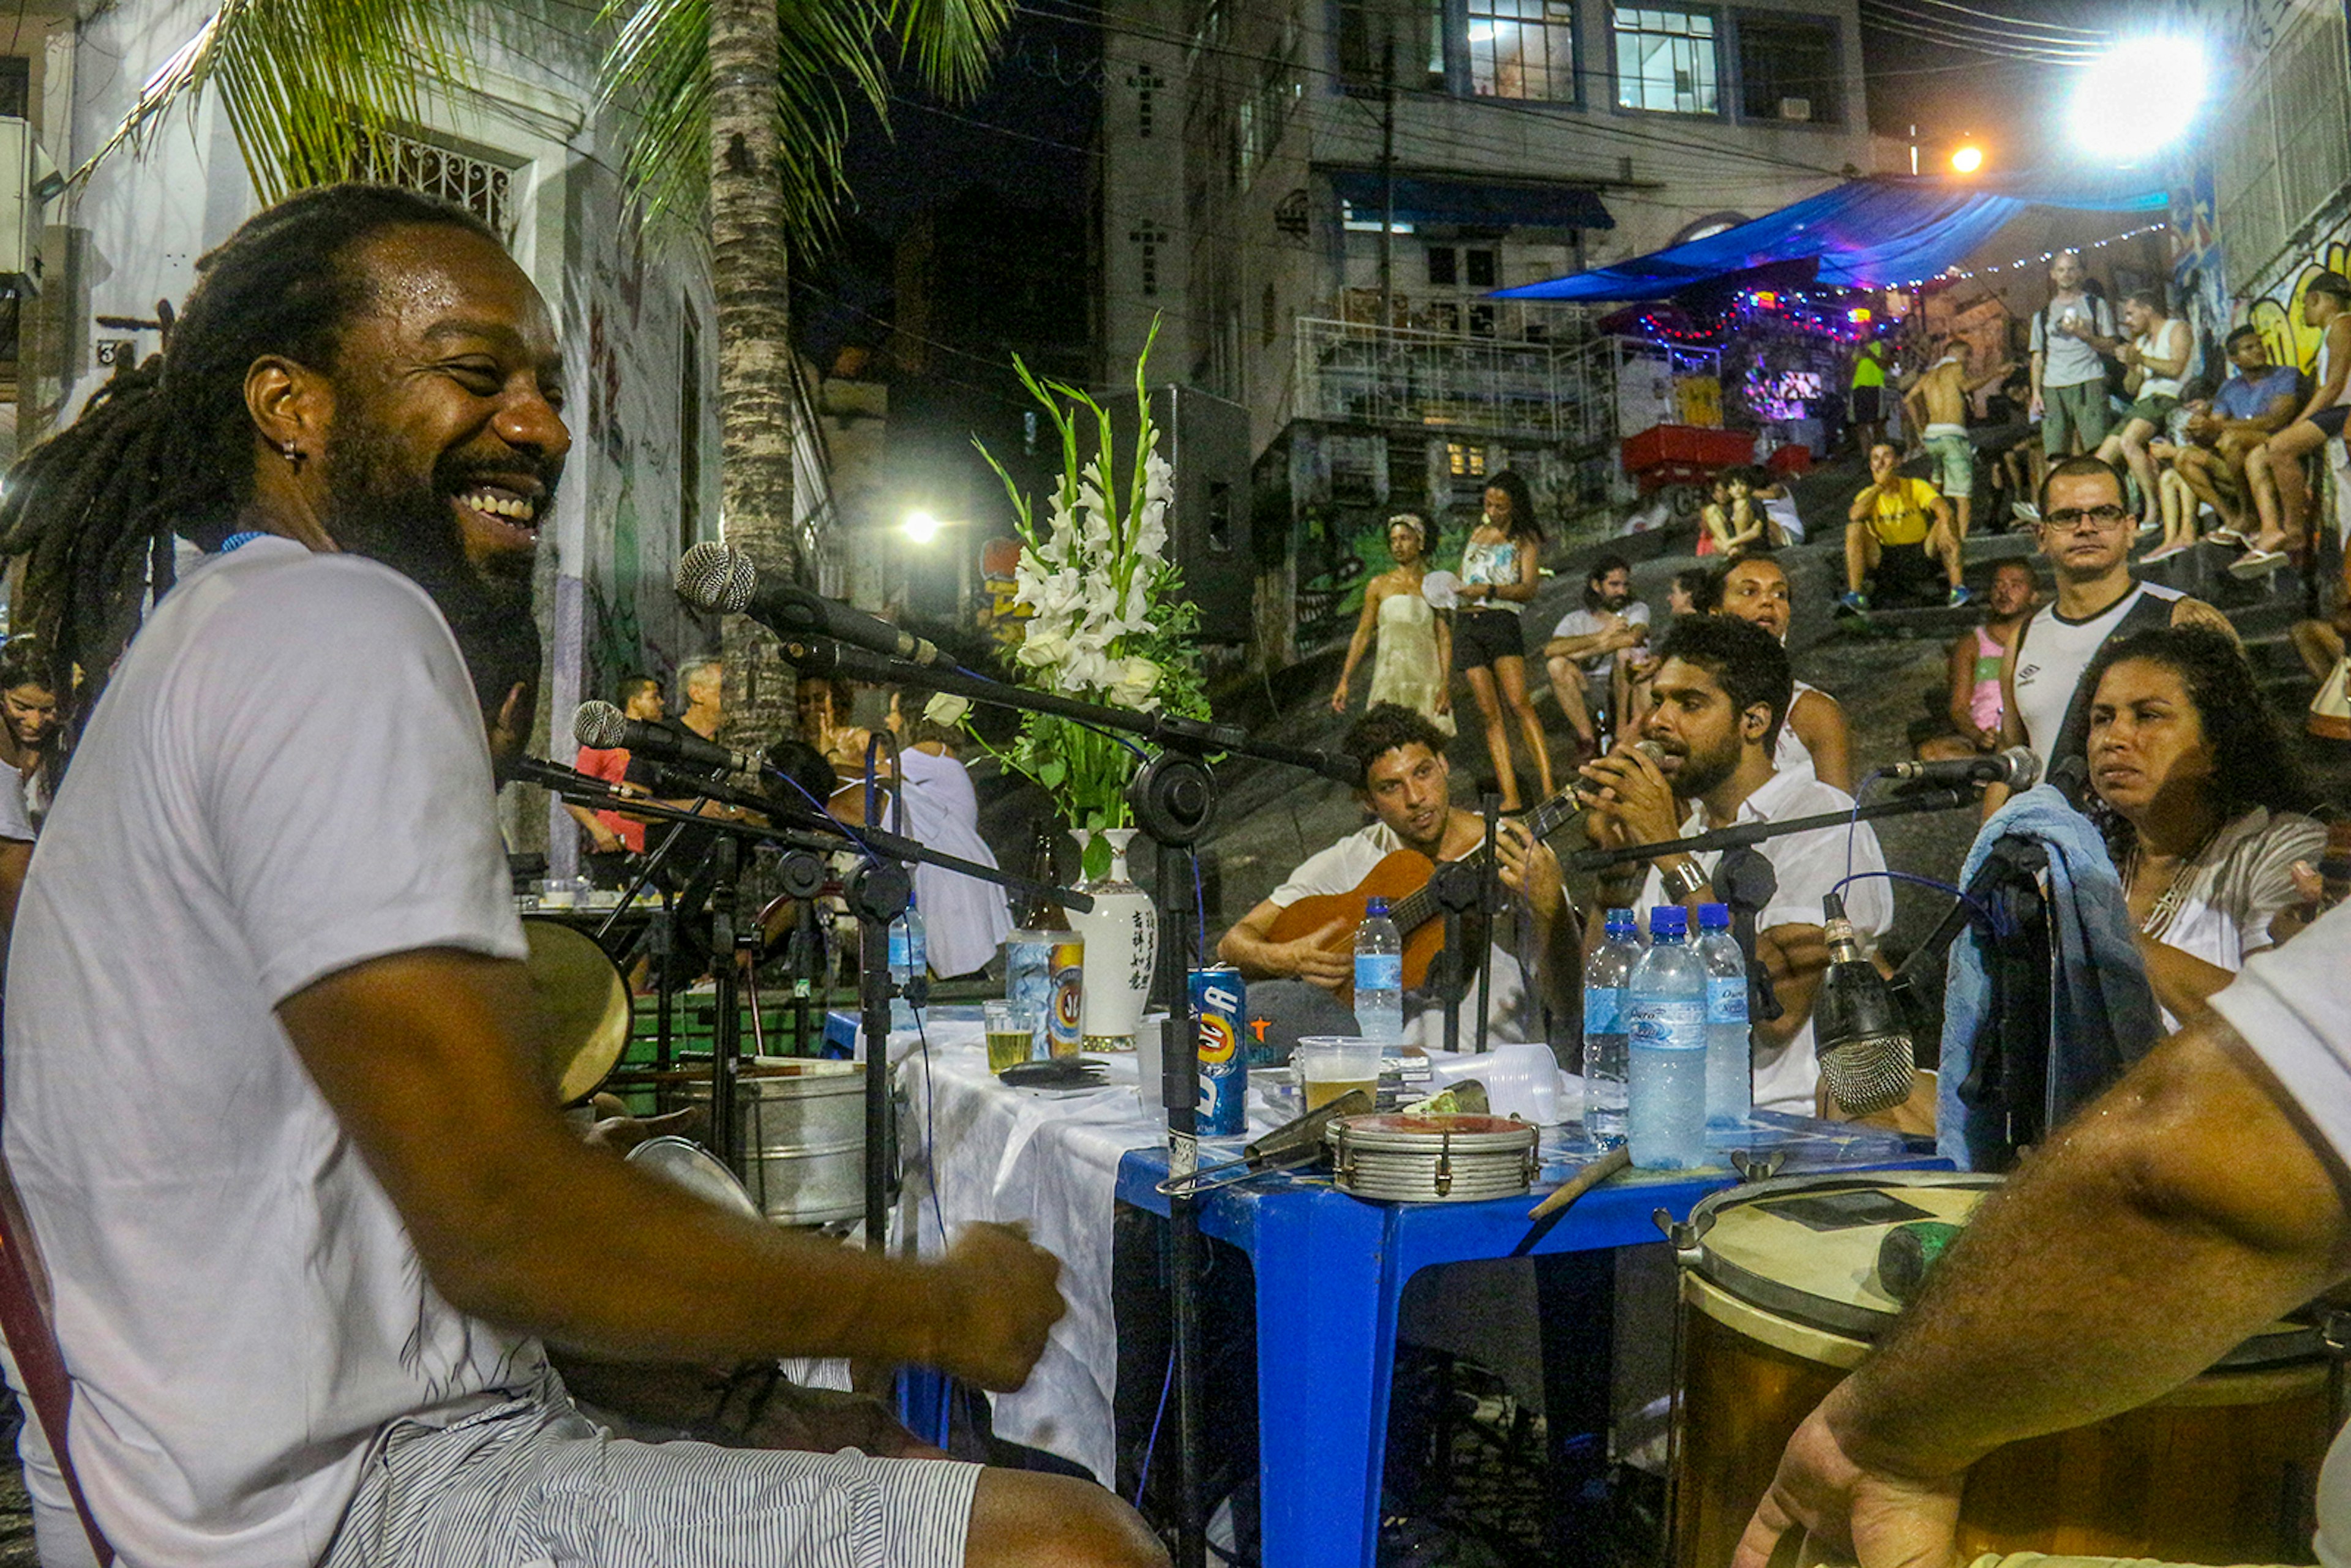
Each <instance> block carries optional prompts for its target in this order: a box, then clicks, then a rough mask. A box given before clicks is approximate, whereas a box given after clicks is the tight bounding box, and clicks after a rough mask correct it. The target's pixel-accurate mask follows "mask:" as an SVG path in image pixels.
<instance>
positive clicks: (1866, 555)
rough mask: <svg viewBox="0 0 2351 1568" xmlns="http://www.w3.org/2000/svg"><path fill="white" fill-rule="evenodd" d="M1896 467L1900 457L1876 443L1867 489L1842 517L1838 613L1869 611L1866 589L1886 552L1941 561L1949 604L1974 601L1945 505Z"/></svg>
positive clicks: (1930, 488)
mask: <svg viewBox="0 0 2351 1568" xmlns="http://www.w3.org/2000/svg"><path fill="white" fill-rule="evenodd" d="M1901 466H1902V455H1901V454H1900V453H1898V452H1896V451H1895V450H1894V448H1893V446H1892V445H1891V444H1888V443H1886V442H1883V441H1881V442H1879V443H1878V444H1876V445H1875V446H1872V447H1871V448H1870V449H1869V477H1870V484H1869V486H1868V487H1867V488H1866V489H1865V490H1863V491H1862V493H1861V494H1860V495H1858V496H1855V497H1854V498H1853V506H1852V507H1850V508H1849V509H1848V510H1847V511H1846V513H1845V527H1844V583H1845V594H1844V598H1842V599H1840V600H1838V601H1837V610H1838V612H1839V613H1841V614H1848V615H1859V614H1862V613H1863V612H1866V611H1867V610H1868V609H1869V595H1868V594H1867V593H1866V592H1865V584H1866V583H1867V582H1868V580H1869V575H1870V573H1872V572H1874V571H1876V570H1877V568H1878V566H1879V563H1880V562H1882V561H1883V560H1884V559H1886V552H1887V551H1888V550H1919V551H1922V552H1924V553H1925V554H1926V555H1928V556H1929V557H1931V558H1933V559H1936V560H1939V561H1941V562H1942V563H1943V575H1944V576H1945V577H1946V578H1947V579H1949V582H1950V585H1951V591H1950V598H1949V603H1952V604H1954V605H1958V604H1965V603H1966V602H1967V601H1969V600H1970V598H1971V597H1973V596H1972V595H1971V594H1970V593H1969V592H1968V591H1967V588H1966V587H1965V586H1964V585H1963V584H1962V583H1961V582H1960V581H1959V535H1958V534H1956V533H1954V532H1953V531H1952V528H1951V505H1950V503H1949V502H1948V501H1946V500H1944V499H1943V497H1942V495H1941V493H1940V492H1938V490H1937V489H1936V488H1935V486H1932V485H1929V484H1928V483H1927V481H1925V480H1924V479H1906V478H1904V477H1903V476H1902V474H1901V472H1900V470H1901Z"/></svg>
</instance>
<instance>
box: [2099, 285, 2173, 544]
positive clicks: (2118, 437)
mask: <svg viewBox="0 0 2351 1568" xmlns="http://www.w3.org/2000/svg"><path fill="white" fill-rule="evenodd" d="M2123 330H2124V331H2126V332H2127V333H2129V334H2130V341H2129V342H2127V343H2123V344H2119V345H2116V350H2115V352H2116V357H2117V358H2118V359H2120V360H2121V361H2122V362H2123V363H2124V364H2126V365H2128V366H2130V367H2131V369H2132V371H2133V373H2134V375H2135V377H2136V381H2135V382H2134V384H2133V386H2132V390H2131V396H2132V397H2133V398H2134V399H2135V400H2136V401H2134V402H2132V403H2131V405H2130V408H2129V410H2128V411H2127V412H2126V413H2124V415H2123V423H2122V428H2121V429H2119V430H2117V431H2116V432H2115V433H2114V434H2112V435H2109V436H2107V437H2106V439H2105V443H2104V444H2101V445H2100V446H2099V448H2098V455H2099V456H2101V457H2103V458H2105V460H2106V461H2107V462H2109V463H2112V462H2114V461H2116V459H2117V458H2119V459H2120V460H2122V461H2123V462H2126V463H2127V464H2129V465H2130V471H2131V477H2132V478H2134V479H2136V480H2137V481H2138V497H2139V501H2138V504H2139V531H2140V532H2141V533H2152V532H2154V531H2155V529H2156V528H2158V527H2159V526H2160V517H2159V516H2158V510H2157V508H2158V504H2159V500H2158V498H2159V497H2160V496H2161V490H2160V489H2159V487H2158V485H2157V483H2156V477H2155V459H2154V458H2153V457H2151V456H2149V455H2148V454H2147V441H2148V439H2149V438H2150V437H2152V436H2154V435H2155V434H2158V432H2160V431H2161V430H2162V429H2163V427H2164V422H2165V421H2166V420H2168V419H2169V418H2170V417H2171V412H2172V410H2174V409H2176V408H2178V407H2179V386H2180V382H2182V381H2183V380H2184V379H2185V378H2186V377H2187V374H2188V361H2189V360H2191V359H2193V358H2194V357H2195V354H2196V336H2195V334H2194V333H2192V332H2190V331H2189V329H2188V323H2187V322H2185V321H2182V320H2180V319H2178V318H2176V317H2170V316H2166V315H2165V314H2164V313H2163V296H2162V295H2160V294H2158V293H2157V292H2156V291H2155V290H2154V289H2151V288H2142V289H2140V290H2138V291H2137V293H2135V294H2131V295H2128V296H2126V297H2125V298H2124V300H2123ZM2099 346H2100V347H2101V348H2103V347H2105V340H2099Z"/></svg>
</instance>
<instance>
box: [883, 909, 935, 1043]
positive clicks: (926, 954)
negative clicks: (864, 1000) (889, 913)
mask: <svg viewBox="0 0 2351 1568" xmlns="http://www.w3.org/2000/svg"><path fill="white" fill-rule="evenodd" d="M930 962H931V953H930V944H929V943H928V942H926V941H925V940H924V937H923V912H922V911H921V910H919V909H917V908H915V907H914V905H913V904H908V905H907V906H906V913H905V914H904V915H900V916H899V917H898V918H897V919H895V920H893V921H892V922H890V983H891V985H892V986H893V987H894V988H896V990H897V991H898V995H896V996H893V997H892V998H890V1030H891V1032H892V1033H893V1034H894V1033H896V1032H897V1031H898V1030H902V1029H913V1028H914V1027H915V1026H916V1025H917V1024H918V1023H919V1022H920V1021H921V1019H922V1014H921V1012H920V1011H918V1010H917V1009H915V1007H914V1004H913V1003H912V1002H910V1001H908V1000H907V999H906V997H905V989H906V987H907V985H908V984H909V983H910V982H911V981H913V980H914V977H916V976H918V975H926V974H928V973H929V971H930Z"/></svg>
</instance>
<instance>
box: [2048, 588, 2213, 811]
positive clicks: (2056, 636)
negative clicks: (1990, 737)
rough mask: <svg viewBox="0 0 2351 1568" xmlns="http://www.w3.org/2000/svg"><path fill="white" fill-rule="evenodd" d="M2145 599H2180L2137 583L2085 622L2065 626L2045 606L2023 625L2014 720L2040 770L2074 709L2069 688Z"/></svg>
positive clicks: (2065, 622)
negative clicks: (2067, 712) (2038, 762)
mask: <svg viewBox="0 0 2351 1568" xmlns="http://www.w3.org/2000/svg"><path fill="white" fill-rule="evenodd" d="M2148 595H2152V596H2154V597H2155V598H2157V599H2179V598H2181V597H2183V595H2182V594H2181V593H2180V591H2179V590H2178V589H2176V588H2166V587H2164V586H2163V585H2162V584H2161V583H2156V582H2141V583H2137V584H2134V585H2133V586H2132V588H2131V591H2129V592H2128V593H2126V594H2124V595H2123V596H2122V597H2121V598H2120V599H2118V600H2116V601H2115V602H2114V603H2113V605H2112V606H2110V607H2109V608H2108V609H2106V610H2105V612H2102V613H2100V614H2097V615H2094V616H2092V617H2090V619H2088V620H2087V621H2068V620H2066V619H2064V617H2063V616H2061V615H2059V614H2058V613H2057V606H2056V605H2054V604H2046V605H2043V606H2042V608H2041V611H2040V612H2039V613H2037V614H2036V615H2034V616H2033V617H2032V620H2030V621H2028V622H2025V623H2024V646H2023V648H2022V650H2021V651H2019V653H2017V655H2016V674H2015V678H2014V685H2015V686H2016V717H2017V722H2018V723H2020V724H2022V726H2023V727H2024V744H2025V746H2026V747H2028V748H2029V749H2030V750H2031V751H2032V755H2033V756H2035V757H2038V758H2041V759H2042V762H2043V765H2044V767H2045V766H2046V765H2047V764H2049V763H2052V762H2053V761H2054V760H2055V758H2053V757H2051V756H2050V749H2051V748H2052V747H2054V746H2055V745H2056V744H2057V737H2058V735H2059V733H2060V732H2061V731H2063V730H2064V727H2065V710H2066V709H2068V708H2070V707H2072V706H2074V687H2075V686H2078V685H2081V684H2082V673H2083V672H2084V671H2085V670H2087V669H2088V668H2089V667H2090V661H2091V660H2093V659H2095V658H2096V657H2097V656H2098V650H2099V649H2100V648H2103V647H2105V645H2106V639H2107V638H2109V637H2111V636H2113V635H2114V634H2115V628H2116V627H2117V626H2120V625H2121V624H2122V622H2123V617H2124V616H2126V615H2127V614H2129V613H2130V612H2131V607H2132V606H2133V605H2135V604H2137V602H2138V601H2140V600H2141V599H2142V598H2145V597H2147V596H2148Z"/></svg>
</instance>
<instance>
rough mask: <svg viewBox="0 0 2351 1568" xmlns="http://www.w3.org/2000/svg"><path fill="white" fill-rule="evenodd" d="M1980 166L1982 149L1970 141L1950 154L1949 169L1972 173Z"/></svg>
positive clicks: (1955, 171)
mask: <svg viewBox="0 0 2351 1568" xmlns="http://www.w3.org/2000/svg"><path fill="white" fill-rule="evenodd" d="M1982 167H1983V149H1982V148H1980V147H1978V146H1976V145H1974V144H1973V143H1972V142H1971V143H1970V144H1969V145H1967V146H1965V147H1962V148H1960V149H1959V151H1958V152H1953V153H1952V154H1951V171H1952V172H1954V173H1958V174H1972V173H1974V172H1976V171H1977V170H1979V169H1980V168H1982Z"/></svg>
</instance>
